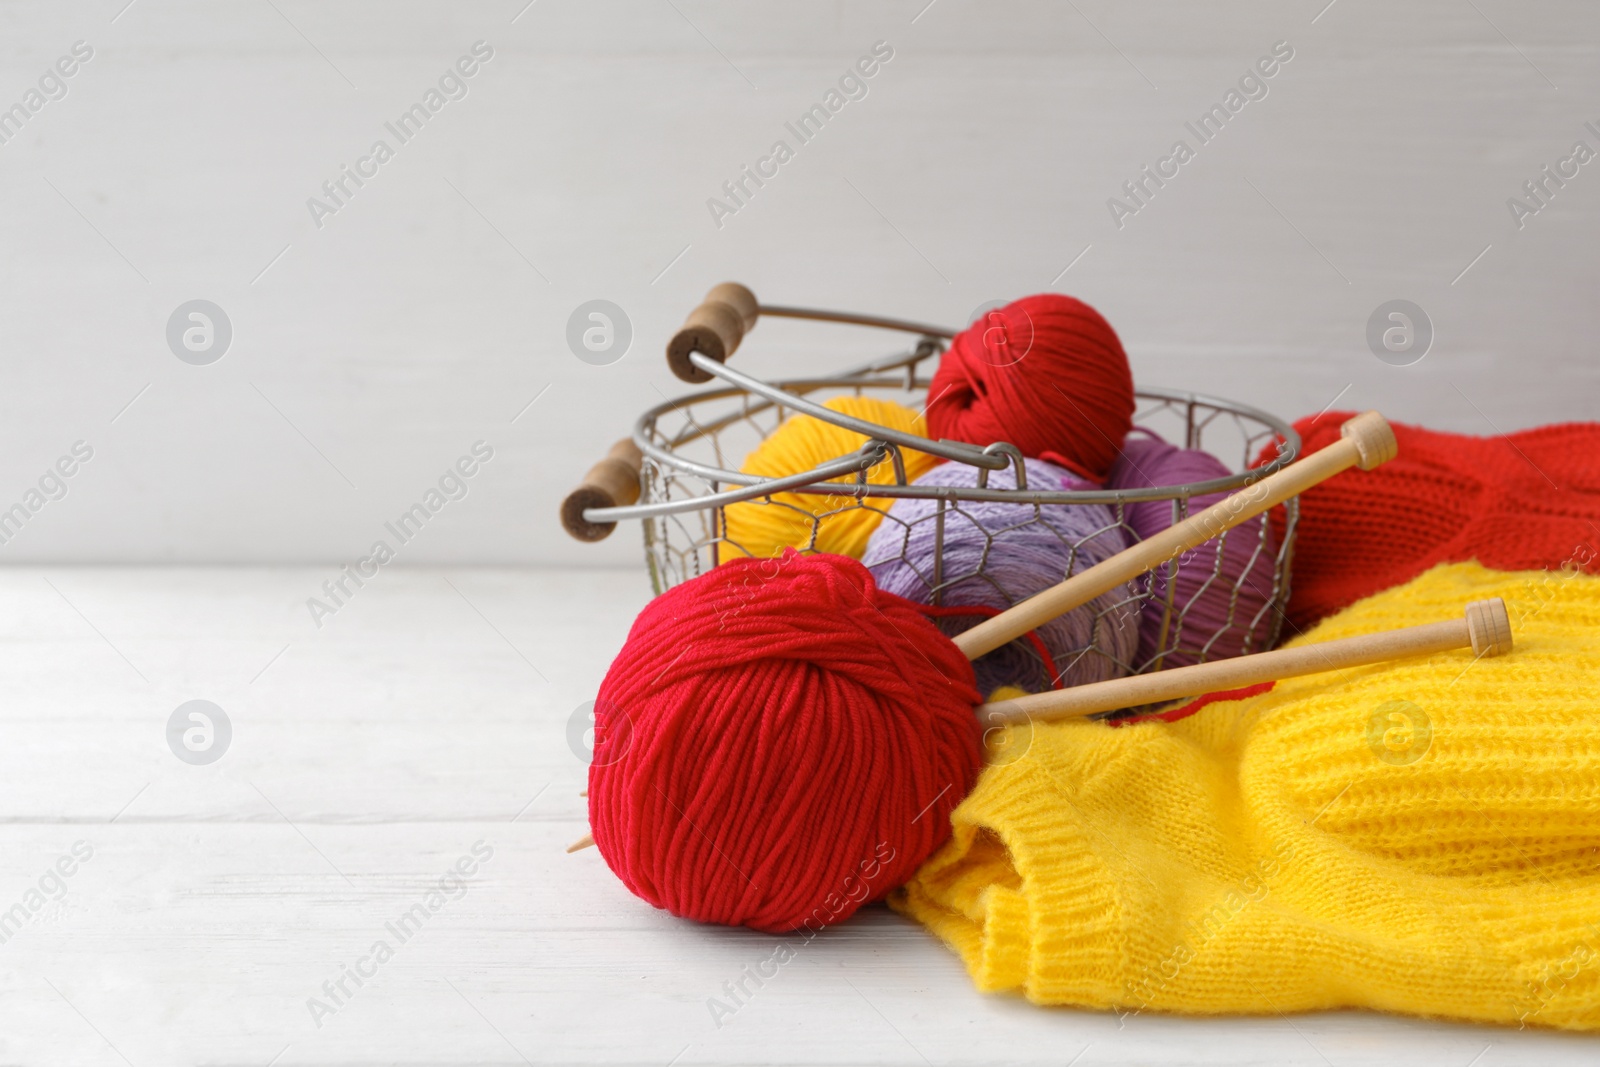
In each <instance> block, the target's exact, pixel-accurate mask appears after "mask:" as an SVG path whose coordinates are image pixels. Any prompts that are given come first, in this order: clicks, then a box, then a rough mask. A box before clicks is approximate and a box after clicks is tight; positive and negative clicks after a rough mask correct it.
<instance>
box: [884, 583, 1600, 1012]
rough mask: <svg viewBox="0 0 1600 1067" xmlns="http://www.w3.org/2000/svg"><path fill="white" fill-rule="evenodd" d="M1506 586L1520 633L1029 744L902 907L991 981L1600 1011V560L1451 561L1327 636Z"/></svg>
mask: <svg viewBox="0 0 1600 1067" xmlns="http://www.w3.org/2000/svg"><path fill="white" fill-rule="evenodd" d="M1492 596H1502V597H1505V599H1506V602H1507V605H1508V607H1509V609H1510V612H1511V619H1512V627H1513V631H1514V634H1515V640H1516V648H1515V650H1514V651H1513V652H1512V653H1511V654H1510V655H1508V656H1504V657H1499V658H1495V659H1481V660H1477V661H1474V660H1473V658H1472V655H1471V653H1470V652H1467V651H1461V652H1453V653H1441V654H1438V655H1434V656H1430V657H1426V658H1422V659H1413V660H1407V661H1403V662H1401V663H1396V664H1389V665H1375V666H1371V667H1363V668H1358V669H1354V670H1347V671H1343V672H1340V673H1339V674H1338V675H1317V676H1310V677H1306V678H1298V679H1290V680H1286V681H1281V682H1279V683H1278V684H1277V686H1276V687H1275V688H1274V689H1273V690H1272V691H1270V692H1267V693H1264V694H1261V695H1259V696H1254V697H1250V698H1248V699H1243V700H1233V701H1221V702H1217V703H1213V704H1211V705H1209V706H1206V707H1204V708H1202V709H1201V710H1199V711H1198V712H1196V713H1195V714H1194V715H1191V716H1189V717H1188V718H1185V719H1181V720H1179V721H1176V722H1171V723H1167V722H1159V721H1145V722H1140V723H1136V724H1133V725H1129V726H1123V727H1116V728H1113V727H1110V726H1108V725H1106V724H1103V723H1084V722H1077V723H1063V724H1057V725H1049V726H1044V725H1041V726H1038V727H1035V728H1034V729H1033V730H1032V733H1031V737H1028V738H1018V737H1016V736H1013V738H1012V739H1011V744H1010V745H1009V746H1008V752H1009V753H1010V755H1009V756H1008V758H1007V760H1006V762H1004V763H998V762H997V763H996V764H994V765H992V766H990V767H989V768H987V769H986V770H985V771H984V774H983V776H982V777H981V778H980V780H979V782H978V786H977V788H976V790H975V791H974V792H973V793H972V795H971V796H969V797H968V798H967V800H966V801H964V802H963V803H962V804H961V806H960V807H958V808H957V809H956V810H955V812H954V813H953V815H952V820H953V822H954V825H955V832H954V836H953V837H952V839H951V841H950V843H949V844H947V845H946V846H945V848H944V849H943V850H941V851H940V852H939V853H938V854H937V855H935V856H934V857H933V858H932V859H930V860H929V861H928V862H927V863H926V864H925V865H924V866H923V868H922V869H921V870H920V871H919V872H918V873H917V876H916V878H915V879H914V880H913V881H912V882H911V883H910V884H909V885H907V886H906V887H905V888H904V889H902V890H901V891H899V893H898V894H897V895H896V896H895V897H894V898H893V899H892V901H891V903H892V904H893V905H894V906H895V907H896V908H898V909H899V910H901V911H904V912H906V913H907V914H910V915H912V916H914V917H916V918H917V919H919V920H920V921H922V922H923V923H925V924H927V925H928V926H929V927H930V928H931V929H932V930H933V931H934V932H936V933H937V934H938V935H939V936H941V937H942V938H944V939H945V940H946V941H947V942H949V944H950V945H951V946H952V947H953V948H954V949H955V950H956V951H957V952H958V953H959V954H960V955H961V957H962V959H963V960H964V961H965V962H966V965H967V967H968V969H969V970H970V971H971V973H972V976H973V979H974V980H975V981H976V982H977V984H978V986H979V987H980V988H981V989H984V990H1015V991H1019V992H1021V993H1023V994H1024V995H1026V996H1027V997H1028V999H1030V1000H1032V1001H1034V1002H1036V1003H1039V1004H1069V1005H1078V1006H1082V1007H1089V1008H1099V1009H1117V1010H1119V1011H1123V1012H1138V1011H1170V1012H1192V1013H1221V1012H1243V1013H1268V1012H1287V1011H1305V1010H1313V1009H1325V1008H1340V1007H1366V1008H1376V1009H1381V1010H1385V1011H1394V1012H1405V1013H1409V1014H1415V1015H1427V1016H1440V1017H1450V1018H1458V1019H1471V1020H1478V1021H1484V1022H1496V1023H1519V1022H1522V1023H1528V1024H1534V1025H1545V1026H1555V1027H1562V1028H1570V1029H1593V1028H1600V577H1591V576H1584V575H1578V574H1569V573H1565V572H1548V573H1547V572H1537V573H1504V572H1496V571H1491V570H1487V569H1485V568H1483V567H1481V566H1479V565H1478V564H1476V563H1464V564H1449V565H1445V566H1441V567H1438V568H1435V569H1434V570H1431V571H1429V572H1427V573H1426V574H1424V575H1422V576H1421V577H1419V578H1417V579H1416V580H1415V581H1413V582H1411V583H1409V584H1407V585H1404V586H1401V587H1398V588H1395V589H1391V590H1389V591H1387V592H1384V593H1381V594H1379V595H1377V596H1374V597H1371V598H1369V599H1367V600H1364V601H1362V602H1360V603H1358V604H1356V605H1354V606H1352V607H1351V608H1349V609H1347V610H1346V611H1344V612H1342V613H1341V614H1339V615H1336V616H1334V617H1333V618H1331V619H1328V620H1326V621H1324V622H1323V623H1322V624H1321V625H1319V626H1318V627H1317V628H1316V629H1315V630H1314V631H1312V632H1311V633H1309V634H1306V635H1305V636H1304V637H1303V638H1301V639H1300V641H1297V642H1296V643H1302V642H1304V641H1328V640H1333V639H1336V638H1340V637H1347V636H1350V635H1353V634H1360V633H1367V632H1371V631H1374V630H1382V629H1389V628H1392V627H1397V626H1409V625H1414V624H1417V623H1422V622H1431V621H1434V620H1437V619H1444V618H1450V617H1454V616H1457V615H1459V614H1460V611H1461V609H1462V607H1463V606H1464V605H1465V604H1466V602H1467V601H1469V600H1478V599H1483V598H1487V597H1492Z"/></svg>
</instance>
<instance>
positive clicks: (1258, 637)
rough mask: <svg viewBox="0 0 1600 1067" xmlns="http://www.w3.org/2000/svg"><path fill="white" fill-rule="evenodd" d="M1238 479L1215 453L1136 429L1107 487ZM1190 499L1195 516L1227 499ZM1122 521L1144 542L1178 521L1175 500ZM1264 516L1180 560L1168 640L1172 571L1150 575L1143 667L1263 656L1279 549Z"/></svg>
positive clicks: (1144, 507)
mask: <svg viewBox="0 0 1600 1067" xmlns="http://www.w3.org/2000/svg"><path fill="white" fill-rule="evenodd" d="M1231 473H1233V472H1232V471H1230V470H1228V468H1227V466H1226V465H1224V464H1223V462H1222V461H1221V460H1219V459H1218V458H1217V457H1215V456H1213V455H1212V454H1211V453H1209V452H1203V451H1201V450H1199V449H1194V448H1179V447H1177V446H1176V445H1170V444H1168V443H1167V442H1166V441H1163V440H1162V439H1161V438H1160V437H1158V436H1156V435H1155V434H1153V433H1151V432H1150V431H1148V430H1142V429H1140V430H1135V431H1134V432H1133V433H1131V434H1129V435H1128V437H1127V440H1125V441H1124V442H1123V443H1122V452H1121V454H1120V455H1119V456H1118V457H1117V461H1116V463H1115V464H1114V465H1113V466H1112V468H1111V473H1110V474H1109V475H1108V476H1107V481H1106V488H1108V489H1147V488H1150V487H1152V486H1158V485H1160V486H1166V485H1183V484H1186V483H1189V482H1203V481H1209V480H1210V479H1212V478H1222V477H1225V476H1227V475H1229V474H1231ZM1227 495H1228V494H1226V493H1207V494H1206V495H1204V496H1196V497H1191V498H1190V500H1189V506H1188V512H1187V514H1189V515H1193V514H1194V513H1195V512H1197V511H1201V510H1203V509H1205V508H1207V507H1209V506H1210V505H1212V504H1214V503H1216V502H1217V501H1218V500H1221V499H1222V498H1223V497H1225V496H1227ZM1123 519H1124V521H1125V522H1126V523H1127V524H1128V526H1129V527H1130V528H1131V529H1132V530H1133V532H1134V533H1135V534H1136V535H1138V537H1139V539H1140V540H1144V539H1145V538H1148V537H1151V536H1153V535H1155V534H1158V533H1160V532H1161V531H1162V530H1165V529H1166V528H1167V527H1169V526H1171V525H1172V523H1173V502H1172V501H1170V500H1148V501H1141V502H1138V503H1132V504H1125V505H1123ZM1266 520H1267V517H1266V516H1265V515H1258V516H1256V517H1255V518H1253V519H1250V520H1249V521H1248V522H1244V523H1240V524H1239V525H1238V526H1235V527H1234V528H1233V529H1232V530H1229V531H1227V532H1226V533H1225V534H1223V535H1222V536H1221V537H1220V538H1213V539H1212V540H1210V541H1207V542H1205V543H1204V544H1202V545H1198V546H1196V547H1195V548H1192V549H1190V550H1189V551H1187V552H1185V553H1184V554H1183V555H1182V556H1180V557H1178V573H1177V576H1176V577H1175V578H1174V580H1173V585H1172V588H1173V595H1172V615H1171V618H1170V619H1169V620H1168V622H1167V631H1166V635H1165V638H1164V639H1163V635H1162V625H1161V624H1162V616H1163V614H1164V613H1165V604H1166V596H1167V588H1166V585H1167V568H1166V567H1165V566H1162V567H1158V568H1157V569H1156V570H1154V571H1152V572H1151V573H1150V576H1149V581H1150V586H1149V589H1150V596H1149V599H1148V600H1146V601H1145V604H1144V609H1143V612H1142V613H1141V618H1140V621H1139V653H1138V658H1137V659H1136V661H1135V666H1136V667H1139V668H1144V667H1145V666H1146V665H1148V664H1150V663H1151V662H1152V661H1153V660H1154V659H1155V658H1156V657H1157V656H1158V655H1160V654H1161V653H1162V652H1165V653H1166V654H1165V655H1164V656H1161V660H1160V663H1159V664H1157V666H1160V667H1181V666H1185V665H1187V664H1191V663H1202V662H1206V661H1208V660H1216V659H1228V658H1231V657H1233V656H1240V655H1243V654H1245V653H1247V652H1264V651H1266V649H1267V641H1268V639H1269V638H1270V636H1271V627H1272V607H1271V605H1272V586H1273V576H1274V572H1275V570H1276V561H1277V556H1278V547H1277V543H1276V539H1275V538H1274V537H1273V535H1272V525H1271V524H1270V523H1268V522H1267V521H1266Z"/></svg>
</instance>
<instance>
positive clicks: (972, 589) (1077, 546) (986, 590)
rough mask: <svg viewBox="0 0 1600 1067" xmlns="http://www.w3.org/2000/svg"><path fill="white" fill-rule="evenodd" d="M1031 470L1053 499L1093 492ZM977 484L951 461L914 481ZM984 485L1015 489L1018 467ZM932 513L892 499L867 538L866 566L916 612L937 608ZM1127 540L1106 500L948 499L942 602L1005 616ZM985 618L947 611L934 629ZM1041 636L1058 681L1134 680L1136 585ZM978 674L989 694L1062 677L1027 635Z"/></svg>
mask: <svg viewBox="0 0 1600 1067" xmlns="http://www.w3.org/2000/svg"><path fill="white" fill-rule="evenodd" d="M1026 470H1027V475H1028V488H1029V489H1039V490H1046V491H1052V492H1055V491H1060V490H1061V489H1082V488H1086V487H1087V485H1086V483H1084V482H1081V481H1079V480H1077V479H1076V478H1074V476H1073V475H1071V474H1070V473H1068V472H1067V471H1066V470H1064V469H1063V468H1061V467H1058V466H1056V465H1055V464H1053V463H1046V462H1045V461H1044V460H1040V459H1030V460H1027V461H1026ZM977 481H978V471H977V469H976V468H973V467H969V466H967V465H966V464H964V463H946V464H944V465H943V466H939V467H935V468H934V469H933V470H931V471H929V472H928V473H927V474H925V475H923V476H922V477H921V478H919V479H917V482H916V484H917V485H943V486H953V487H965V488H972V487H973V486H976V485H977ZM988 487H989V488H991V489H1014V488H1016V473H1015V471H1014V470H1013V469H1012V468H1010V467H1007V468H1006V469H1005V470H1003V471H992V472H990V474H989V482H988ZM937 511H938V501H935V500H923V499H913V498H902V499H900V500H896V501H895V502H894V506H893V507H891V508H890V509H889V513H888V515H887V516H886V517H885V518H884V520H883V522H882V523H880V524H879V526H878V528H877V530H875V531H874V532H873V534H872V539H871V540H870V541H868V542H867V551H866V554H865V556H864V557H863V559H862V562H863V563H865V564H866V565H867V566H868V567H869V568H870V569H871V570H872V573H873V576H874V578H875V579H876V580H877V583H878V585H879V587H880V588H883V589H886V590H888V591H889V592H891V593H897V594H899V595H900V596H903V597H905V598H907V599H909V600H914V601H916V602H917V603H919V604H931V603H933V583H934V574H933V571H934V567H933V563H934V560H933V553H934V543H935V541H934V538H935V530H936V521H935V518H936V514H937ZM1130 543H1131V542H1130V539H1129V537H1128V534H1127V531H1126V530H1125V529H1123V528H1122V527H1121V526H1119V525H1118V524H1117V520H1116V516H1115V515H1114V514H1113V513H1112V511H1111V509H1110V508H1108V507H1104V506H1101V505H1099V504H1040V505H1037V506H1036V505H1033V504H1007V503H991V502H987V501H983V502H972V501H959V502H954V501H952V502H949V503H947V505H946V510H945V519H944V558H943V567H942V570H941V573H940V582H941V584H942V586H943V591H942V595H941V597H940V606H941V607H945V608H959V607H970V606H973V605H978V606H983V607H990V608H996V609H999V610H1002V611H1003V610H1005V609H1006V608H1009V607H1011V606H1012V605H1013V604H1016V603H1018V602H1020V601H1023V600H1026V599H1027V598H1028V597H1030V596H1033V595H1034V594H1035V593H1038V592H1040V591H1041V590H1044V589H1047V588H1049V587H1050V586H1052V585H1055V584H1056V583H1057V582H1060V581H1061V580H1062V579H1064V578H1066V577H1067V576H1068V575H1070V574H1073V573H1076V572H1078V571H1081V570H1084V569H1086V568H1088V567H1091V566H1093V565H1094V564H1096V563H1099V562H1100V561H1101V560H1103V559H1107V558H1109V557H1111V556H1114V555H1116V554H1117V553H1118V552H1121V551H1122V550H1123V549H1125V548H1127V547H1128V545H1129V544H1130ZM983 619H984V616H982V615H951V616H946V617H936V618H935V619H934V622H935V624H936V625H938V627H939V628H940V629H941V630H942V631H944V633H945V634H947V635H952V636H953V635H955V634H958V633H960V632H961V631H963V630H966V629H969V628H970V627H972V626H975V625H977V624H978V623H979V622H982V621H983ZM1037 632H1038V635H1039V638H1040V640H1042V641H1043V643H1044V645H1045V647H1046V648H1047V649H1048V650H1049V652H1050V657H1051V659H1052V660H1054V661H1055V670H1056V671H1057V672H1059V675H1060V678H1059V684H1061V685H1063V686H1067V685H1081V684H1083V683H1086V682H1098V681H1102V680H1104V679H1107V678H1117V677H1120V676H1122V675H1124V674H1126V673H1127V672H1128V664H1129V663H1130V662H1131V661H1132V658H1133V655H1134V653H1135V651H1136V649H1137V647H1138V640H1139V605H1138V599H1137V595H1136V591H1135V589H1134V588H1133V586H1131V585H1125V586H1120V587H1118V588H1117V589H1114V590H1112V591H1110V592H1108V593H1104V594H1102V595H1101V596H1099V597H1097V598H1095V599H1094V600H1093V601H1091V602H1090V603H1088V604H1085V605H1084V606H1083V607H1080V608H1077V609H1075V610H1073V611H1070V612H1068V613H1067V614H1065V615H1063V616H1061V617H1059V618H1056V619H1053V620H1051V621H1050V622H1048V623H1045V624H1044V625H1043V626H1041V627H1039V629H1038V631H1037ZM973 669H974V670H975V671H976V672H977V676H978V689H979V691H981V692H982V693H983V694H984V695H985V696H987V695H988V694H989V693H991V692H993V691H994V690H995V689H996V688H998V687H1000V686H1002V685H1014V686H1019V687H1020V688H1022V689H1025V690H1028V691H1029V692H1042V691H1044V690H1046V689H1049V688H1051V686H1052V684H1053V683H1055V682H1056V681H1057V679H1055V678H1053V677H1052V676H1051V672H1050V671H1049V670H1048V669H1047V668H1046V667H1045V665H1044V663H1043V662H1042V661H1041V660H1040V658H1039V655H1038V653H1037V651H1036V650H1035V649H1034V647H1033V645H1032V642H1030V641H1027V640H1026V639H1020V638H1019V639H1018V640H1016V641H1012V642H1011V643H1010V644H1008V645H1006V646H1004V647H1002V648H998V649H995V650H994V651H993V652H991V653H989V654H988V655H986V656H982V657H980V658H979V659H978V660H977V661H976V662H975V663H974V664H973Z"/></svg>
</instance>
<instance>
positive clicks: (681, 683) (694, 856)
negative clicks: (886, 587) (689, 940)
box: [589, 550, 982, 933]
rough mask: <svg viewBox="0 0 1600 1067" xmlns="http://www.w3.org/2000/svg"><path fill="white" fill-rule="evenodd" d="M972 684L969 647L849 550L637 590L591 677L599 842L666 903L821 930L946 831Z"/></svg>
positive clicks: (898, 878) (974, 752)
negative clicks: (600, 672) (638, 607)
mask: <svg viewBox="0 0 1600 1067" xmlns="http://www.w3.org/2000/svg"><path fill="white" fill-rule="evenodd" d="M978 700H979V696H978V692H977V689H976V688H974V685H973V673H972V666H971V664H969V663H968V662H967V660H966V657H964V656H963V655H962V654H961V652H960V651H959V650H958V649H957V648H956V647H955V646H954V645H953V644H951V643H950V641H949V640H948V639H946V638H945V637H944V636H943V635H941V634H940V633H939V631H938V630H937V629H935V628H934V626H933V624H932V623H931V622H929V621H928V619H927V618H926V617H925V616H924V615H923V614H922V613H921V612H919V611H918V610H917V609H916V607H915V605H913V604H912V603H911V602H909V601H907V600H902V599H901V598H900V597H897V596H894V595H893V594H890V593H885V592H883V591H882V590H880V589H878V588H877V586H876V585H875V584H874V583H873V580H872V576H871V575H870V574H869V573H868V571H867V569H866V568H865V567H863V566H862V565H861V564H860V563H858V562H856V561H855V560H853V559H848V558H846V557H844V556H834V555H826V554H813V555H801V554H799V553H796V552H794V551H793V550H790V551H789V552H788V553H786V554H785V555H784V556H782V557H780V558H777V559H761V560H758V559H741V560H732V561H729V562H727V563H724V564H722V566H720V567H717V568H716V569H715V570H713V571H710V572H708V573H706V574H704V575H702V576H701V577H698V578H695V579H693V580H692V581H689V582H685V583H683V584H682V585H679V586H676V587H674V588H673V589H670V590H668V591H667V592H666V593H663V594H662V595H661V596H659V597H657V598H656V599H655V600H654V601H652V602H651V603H650V604H649V605H648V606H647V607H646V608H645V609H644V611H643V612H641V613H640V615H639V618H638V619H637V620H636V621H635V622H634V624H633V629H632V630H631V631H630V632H629V634H628V640H627V643H626V644H625V645H624V646H623V648H622V651H621V652H620V653H619V654H618V655H617V658H616V660H615V662H613V663H612V665H611V669H610V670H609V671H608V672H607V674H606V677H605V681H604V682H602V683H601V686H600V693H599V696H598V698H597V700H596V702H595V735H596V743H595V749H594V758H593V762H592V763H591V764H590V767H589V825H590V828H591V829H592V831H593V833H594V839H595V844H597V845H598V846H599V848H600V852H601V854H602V855H603V856H604V857H605V860H606V862H607V863H608V864H609V865H610V866H611V869H612V870H613V871H615V872H616V874H617V876H618V877H619V878H620V879H621V880H622V881H623V883H624V884H625V885H627V887H628V888H629V889H630V890H632V891H633V893H634V894H636V895H637V896H639V897H642V898H643V899H645V900H647V901H649V902H650V903H652V904H654V905H656V906H657V907H661V908H665V909H667V910H668V911H670V912H672V913H673V914H674V915H681V916H683V917H685V918H689V919H696V920H699V921H701V922H711V923H722V924H725V925H729V926H749V927H754V928H755V929H757V930H765V931H768V932H771V933H782V932H787V931H791V930H798V929H800V928H802V927H804V928H806V929H809V930H819V929H821V928H822V927H825V926H828V925H831V924H832V923H835V922H838V921H840V920H842V919H844V918H846V917H848V916H849V915H851V914H852V913H853V912H855V910H856V909H857V908H859V907H860V906H861V905H862V904H865V903H868V902H870V901H874V900H878V899H880V898H882V897H884V896H885V895H887V894H888V892H889V891H890V890H891V889H894V888H896V887H897V886H899V885H901V884H903V883H904V882H906V881H907V880H909V879H910V877H911V875H912V873H913V872H914V871H915V870H916V868H917V867H918V865H920V864H921V863H922V861H923V860H925V859H926V858H927V857H928V856H930V855H932V853H933V852H934V850H935V849H937V848H938V847H939V846H940V845H941V844H943V843H944V841H945V839H946V838H947V837H948V836H949V834H950V818H949V816H950V811H951V809H952V808H954V807H955V806H956V805H957V804H958V803H960V801H961V799H962V797H964V796H965V795H966V793H967V792H968V791H969V790H970V789H971V787H972V785H973V783H974V781H975V779H976V777H977V773H978V770H979V768H980V766H981V763H982V731H981V729H980V728H979V726H978V722H977V718H976V716H975V715H974V714H973V705H974V704H976V703H977V702H978Z"/></svg>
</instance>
